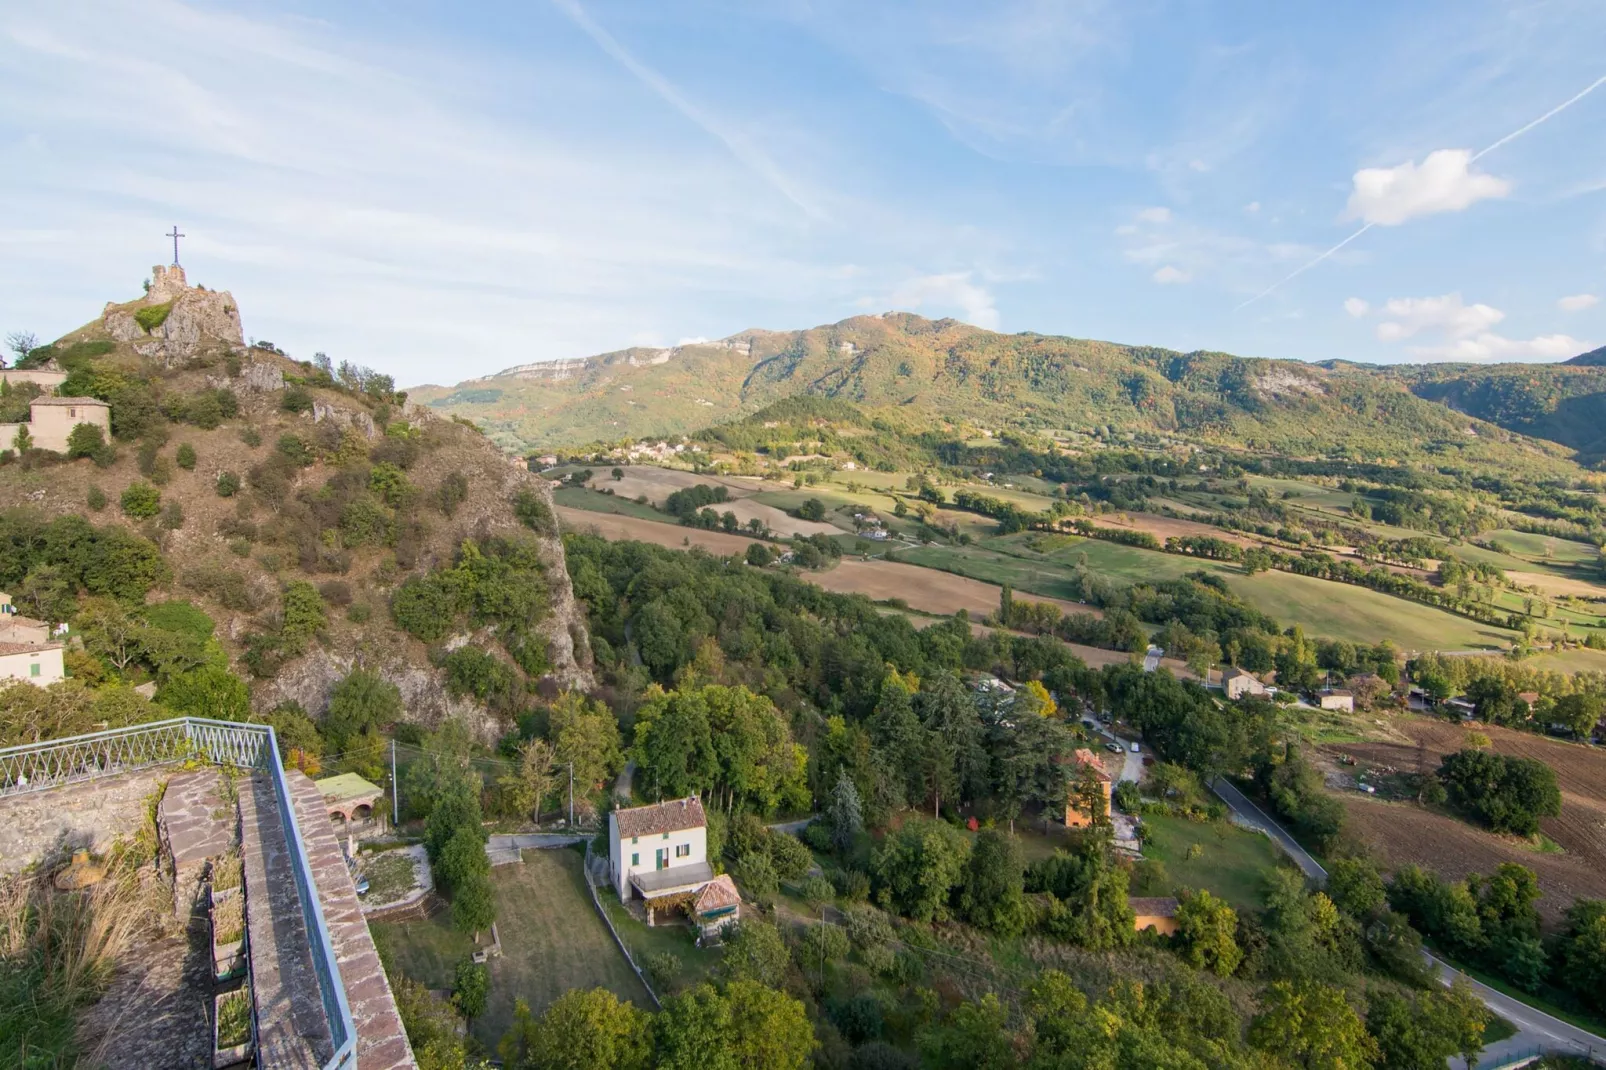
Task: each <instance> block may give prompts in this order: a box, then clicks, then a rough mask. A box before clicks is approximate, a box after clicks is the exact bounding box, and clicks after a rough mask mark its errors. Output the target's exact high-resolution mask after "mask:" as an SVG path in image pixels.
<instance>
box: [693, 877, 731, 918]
mask: <svg viewBox="0 0 1606 1070" xmlns="http://www.w3.org/2000/svg"><path fill="white" fill-rule="evenodd" d="M741 902H742V895H741V893H740V892H738V891H737V890H736V882H735V881H733V880H731V879H730V876H729V875H728V874H725V873H721V874H720V875H719V876H717V877H715V878H714V879H713V880H711V881H709V882H708V883H707V884H705V885H703V890H702V891H700V892H698V893H697V899H696V901H695V902H694V903H693V904H692V909H693V910H695V911H696V912H697V913H699V914H706V913H707V912H708V911H710V910H723V909H725V908H726V907H734V906H740V905H741Z"/></svg>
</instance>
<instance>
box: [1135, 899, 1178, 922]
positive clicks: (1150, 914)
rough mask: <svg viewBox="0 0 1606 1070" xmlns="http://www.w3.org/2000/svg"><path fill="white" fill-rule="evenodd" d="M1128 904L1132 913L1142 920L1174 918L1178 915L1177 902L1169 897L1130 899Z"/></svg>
mask: <svg viewBox="0 0 1606 1070" xmlns="http://www.w3.org/2000/svg"><path fill="white" fill-rule="evenodd" d="M1127 903H1128V904H1129V905H1130V906H1131V907H1132V913H1133V914H1136V915H1137V916H1138V917H1140V918H1174V917H1176V915H1177V901H1176V900H1175V899H1173V898H1172V897H1171V896H1168V895H1165V896H1153V897H1151V898H1144V897H1141V896H1139V897H1137V898H1128V899H1127Z"/></svg>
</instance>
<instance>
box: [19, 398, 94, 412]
mask: <svg viewBox="0 0 1606 1070" xmlns="http://www.w3.org/2000/svg"><path fill="white" fill-rule="evenodd" d="M28 404H29V405H99V406H101V407H102V408H106V409H109V408H111V406H110V405H107V404H106V403H105V402H104V401H102V400H100V399H99V398H34V399H33V400H32V401H30V402H28Z"/></svg>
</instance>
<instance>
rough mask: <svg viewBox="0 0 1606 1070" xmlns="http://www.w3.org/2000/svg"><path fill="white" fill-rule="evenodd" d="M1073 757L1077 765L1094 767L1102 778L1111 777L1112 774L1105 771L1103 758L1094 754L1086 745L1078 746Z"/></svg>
mask: <svg viewBox="0 0 1606 1070" xmlns="http://www.w3.org/2000/svg"><path fill="white" fill-rule="evenodd" d="M1071 757H1072V759H1073V760H1074V761H1075V762H1076V764H1077V765H1085V766H1089V767H1090V768H1092V770H1093V772H1095V773H1097V774H1098V778H1099V779H1100V780H1108V779H1110V774H1108V773H1106V772H1105V771H1104V761H1103V759H1101V758H1100V757H1099V756H1098V755H1097V754H1094V753H1093V752H1092V751H1090V750H1088V749H1087V748H1086V747H1077V748H1076V753H1075V754H1073V755H1072V756H1071Z"/></svg>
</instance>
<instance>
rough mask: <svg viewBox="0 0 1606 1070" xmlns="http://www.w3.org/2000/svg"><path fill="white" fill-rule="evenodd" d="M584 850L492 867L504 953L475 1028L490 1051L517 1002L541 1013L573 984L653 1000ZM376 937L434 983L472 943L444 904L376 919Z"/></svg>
mask: <svg viewBox="0 0 1606 1070" xmlns="http://www.w3.org/2000/svg"><path fill="white" fill-rule="evenodd" d="M583 865H584V863H583V861H582V856H581V854H580V852H579V851H576V850H573V849H569V850H551V851H525V852H524V864H523V865H519V866H498V867H497V868H496V869H494V870H492V871H491V883H492V885H493V887H494V888H495V889H496V928H497V932H498V933H499V934H500V935H501V938H502V956H501V957H500V958H494V959H492V960H491V962H490V967H491V997H490V1001H489V1003H488V1005H487V1007H486V1011H485V1015H484V1017H482V1018H479V1019H476V1020H475V1022H474V1035H475V1036H476V1037H478V1038H479V1039H480V1041H481V1042H482V1043H484V1044H485V1045H486V1046H487V1047H488V1048H490V1049H491V1050H493V1051H494V1050H495V1049H496V1042H497V1041H498V1040H499V1039H501V1036H502V1034H503V1033H505V1032H506V1031H507V1029H508V1027H509V1026H510V1025H512V1023H513V1001H514V1000H516V999H522V1000H524V1001H525V1002H526V1003H528V1004H529V1005H530V1009H531V1010H532V1011H534V1012H535V1013H536V1014H540V1013H541V1011H542V1010H543V1009H544V1008H545V1007H546V1006H547V1005H548V1004H550V1003H551V1002H552V1001H553V1000H555V999H557V998H558V997H559V996H561V995H563V993H565V992H567V991H569V990H570V989H572V988H594V987H598V986H600V987H603V988H607V989H609V990H610V991H612V992H613V993H614V994H615V995H617V996H618V997H619V998H620V999H628V1000H630V1001H632V1002H634V1003H635V1004H636V1006H638V1007H647V1006H650V1005H651V1003H650V1001H649V1000H648V998H647V993H646V991H645V990H644V989H643V988H642V987H641V982H640V981H639V980H637V979H636V975H635V973H634V972H633V971H632V970H631V969H630V964H629V963H627V962H626V961H625V958H624V956H623V955H621V954H620V953H619V948H618V946H617V945H616V944H614V942H613V937H612V936H610V935H609V934H608V929H607V927H606V926H605V925H603V923H602V919H601V918H599V917H597V911H596V908H595V907H594V906H592V904H591V896H590V893H589V892H587V891H586V886H585V875H584V873H583V872H582V867H583ZM371 928H372V930H373V933H374V938H375V940H376V941H377V942H378V943H380V944H381V945H382V946H383V947H384V948H385V951H386V954H387V955H388V956H389V957H390V959H391V961H392V962H393V963H394V965H395V966H396V967H397V968H398V969H400V970H401V972H402V973H404V974H406V975H407V976H409V977H411V978H413V979H414V980H416V981H420V982H422V983H423V984H425V985H427V986H428V987H430V988H450V987H451V982H452V971H453V970H454V969H455V968H456V966H457V963H458V962H459V961H460V960H461V959H462V958H463V956H464V955H466V954H468V953H469V952H470V951H471V950H472V945H471V944H470V942H469V940H468V938H467V937H466V936H464V935H462V934H461V933H458V932H456V931H455V930H453V929H452V927H451V915H450V913H449V912H446V911H442V912H440V913H438V914H436V915H435V916H434V917H431V918H428V919H426V920H424V921H402V922H375V923H374V924H373V925H372V927H371Z"/></svg>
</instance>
